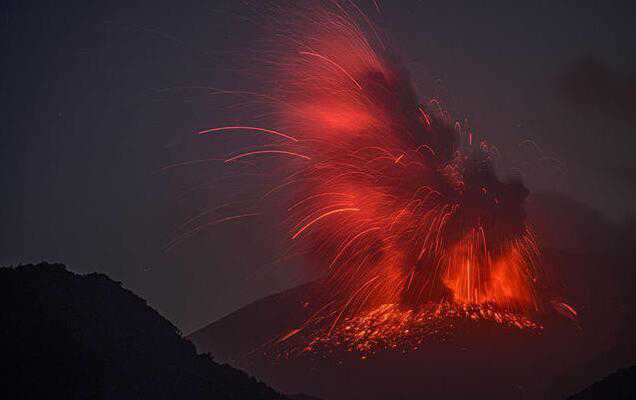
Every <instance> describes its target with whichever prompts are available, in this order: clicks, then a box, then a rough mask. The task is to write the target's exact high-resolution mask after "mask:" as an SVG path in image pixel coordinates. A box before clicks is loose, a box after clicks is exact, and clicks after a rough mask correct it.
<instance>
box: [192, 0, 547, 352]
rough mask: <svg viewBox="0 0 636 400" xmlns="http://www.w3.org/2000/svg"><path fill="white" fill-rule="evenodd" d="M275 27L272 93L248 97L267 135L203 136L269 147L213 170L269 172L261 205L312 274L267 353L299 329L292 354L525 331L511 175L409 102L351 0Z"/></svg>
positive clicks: (257, 131) (412, 98)
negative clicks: (461, 322) (469, 331)
mask: <svg viewBox="0 0 636 400" xmlns="http://www.w3.org/2000/svg"><path fill="white" fill-rule="evenodd" d="M284 21H287V22H280V24H281V25H284V29H283V31H284V33H285V35H283V36H284V37H283V39H281V40H283V41H284V44H282V45H281V44H280V43H279V45H278V46H279V48H281V49H282V50H279V51H276V52H273V53H272V55H271V61H270V63H269V66H270V67H271V68H270V69H271V71H272V75H271V76H270V78H271V80H272V82H275V84H272V85H271V89H270V90H268V92H267V93H265V94H262V93H254V94H253V97H254V99H256V100H257V101H258V102H259V104H260V106H261V107H262V108H263V109H265V110H266V112H264V113H263V114H266V115H274V116H276V118H275V120H274V121H270V122H269V123H270V124H272V125H273V126H272V125H268V126H259V125H256V124H252V123H249V124H245V125H241V126H222V127H216V128H210V129H206V130H205V131H202V132H201V133H204V134H220V133H227V134H230V133H233V134H253V135H263V136H265V137H268V138H270V139H271V141H270V143H269V144H267V145H265V146H260V147H254V148H253V149H249V150H247V151H244V152H241V153H236V154H230V155H228V157H227V158H226V159H225V162H226V163H227V164H229V165H232V166H234V167H236V168H238V169H241V167H245V168H253V167H254V165H257V166H258V165H259V163H263V164H262V165H264V168H267V167H266V166H269V165H270V164H269V163H271V162H272V159H276V160H277V161H279V162H280V165H281V168H280V170H278V174H277V177H276V179H274V180H273V181H272V182H271V186H270V188H269V190H268V191H267V192H266V193H265V195H264V196H261V197H259V199H262V200H263V201H270V202H276V203H277V204H284V206H283V207H282V210H283V212H282V215H281V220H283V221H285V224H286V226H287V231H286V232H285V233H284V234H285V235H287V236H288V238H289V240H290V243H291V248H292V250H294V251H298V252H299V253H302V254H310V257H312V258H314V259H317V260H318V262H319V263H320V265H322V266H323V268H324V275H325V279H324V286H325V290H324V291H323V293H322V294H320V295H318V296H317V297H316V298H315V299H313V301H312V305H313V306H315V311H314V313H313V314H312V315H311V316H310V317H309V318H308V319H307V321H306V322H305V323H304V324H303V325H302V326H300V327H290V330H289V332H285V334H283V335H282V336H281V337H280V338H279V340H278V343H282V342H285V341H287V340H289V339H290V338H292V337H294V336H296V335H298V334H299V333H307V335H308V341H309V343H306V344H307V346H306V347H305V349H306V350H311V349H312V348H313V347H314V345H315V344H316V343H319V342H324V341H328V340H331V339H329V338H334V339H333V340H334V341H337V342H338V343H347V346H352V347H356V346H358V345H360V344H362V343H364V345H363V346H372V345H373V343H376V342H378V341H374V340H369V335H370V334H371V335H373V332H381V334H378V335H377V336H381V337H382V340H381V341H382V342H383V343H384V345H387V344H389V345H390V343H392V342H393V341H394V340H393V339H395V338H397V337H399V336H400V335H403V334H404V332H407V333H408V332H409V328H408V326H411V325H418V326H420V327H421V326H424V327H426V326H435V324H440V321H442V322H443V321H448V320H450V319H452V318H456V317H465V318H472V319H475V318H482V319H488V320H492V321H495V322H496V323H499V324H502V325H510V326H516V327H518V328H538V327H539V325H537V324H536V323H534V322H532V320H531V317H532V315H534V314H535V313H537V312H539V311H540V310H541V308H542V305H543V302H542V300H541V299H540V298H539V296H538V295H537V290H536V288H535V284H536V282H537V281H538V279H539V278H540V274H539V271H538V266H537V260H538V256H539V248H538V246H537V242H536V240H535V237H534V234H533V232H532V230H531V228H530V227H529V226H528V225H527V223H526V221H525V213H524V210H523V204H524V200H525V199H526V197H527V195H528V190H527V189H526V188H525V186H524V185H523V183H522V182H521V180H520V178H518V177H516V176H507V177H503V178H500V177H499V176H497V174H496V173H495V168H494V167H493V162H494V160H495V159H496V157H497V150H496V149H495V148H494V147H492V146H491V145H490V144H488V142H486V141H485V140H483V139H482V138H480V137H478V136H477V135H476V134H475V133H474V132H473V131H472V130H470V129H469V128H468V127H466V126H462V124H460V123H458V122H455V121H454V120H453V119H452V117H451V116H450V115H449V114H448V113H447V112H446V111H445V110H444V109H443V108H442V107H441V105H440V104H439V102H438V101H436V100H434V99H433V100H427V101H419V100H418V97H417V95H416V93H415V90H414V88H413V85H412V83H411V80H410V77H409V75H408V72H407V71H406V70H405V69H404V68H403V66H402V65H401V64H400V62H399V57H398V56H397V55H396V54H395V52H393V51H392V50H391V47H390V46H389V40H388V39H386V38H385V37H384V36H383V34H382V33H381V32H380V30H379V29H378V28H377V27H375V26H374V25H373V24H372V22H371V18H370V17H369V16H368V15H367V14H365V13H364V12H363V11H362V10H361V9H360V8H358V7H357V6H355V5H353V3H346V4H345V2H342V3H341V2H329V3H328V4H327V5H325V6H322V7H312V8H310V9H303V10H301V11H299V12H298V14H297V15H296V14H295V15H293V18H292V16H289V18H287V19H285V20H284ZM235 94H238V95H241V96H244V95H245V94H246V92H236V93H235ZM370 321H372V322H373V325H374V326H376V328H375V329H374V330H369V329H366V328H365V326H368V325H369V324H370V323H371V322H370ZM427 324H428V325H427ZM377 325H379V326H381V328H380V329H378V328H377ZM442 325H443V323H442ZM309 332H311V333H309ZM422 332H423V331H422V330H421V329H420V334H424V333H422ZM372 339H373V338H372Z"/></svg>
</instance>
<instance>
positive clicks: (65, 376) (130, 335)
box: [0, 264, 284, 400]
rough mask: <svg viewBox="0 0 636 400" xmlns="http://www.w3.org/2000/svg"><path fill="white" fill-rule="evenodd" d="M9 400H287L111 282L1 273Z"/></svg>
mask: <svg viewBox="0 0 636 400" xmlns="http://www.w3.org/2000/svg"><path fill="white" fill-rule="evenodd" d="M0 306H1V307H2V311H1V312H0V327H1V329H0V359H1V360H2V363H3V365H4V367H5V368H3V372H2V377H1V378H0V380H1V381H2V382H1V384H0V398H4V399H9V398H25V399H31V398H37V399H45V398H64V399H228V400H229V399H263V400H270V399H272V400H273V399H283V398H284V396H282V395H280V394H279V393H277V392H275V391H274V390H272V389H271V388H269V387H267V386H266V385H265V384H263V383H260V382H258V381H256V380H255V379H254V378H250V377H249V376H248V375H246V374H245V373H243V372H241V371H239V370H236V369H234V368H232V367H230V366H228V365H220V364H218V363H215V362H213V361H212V360H211V359H210V358H209V357H208V356H204V355H197V353H196V351H195V348H194V346H193V345H192V344H191V343H189V342H188V341H186V340H184V339H183V338H182V337H181V335H180V334H179V331H178V330H177V328H176V327H175V326H173V325H172V324H170V323H169V322H168V321H167V320H166V319H164V318H163V317H161V316H160V315H159V314H158V313H157V312H156V311H154V310H153V309H152V308H150V307H149V306H148V305H147V304H146V302H145V301H144V300H142V299H141V298H139V297H137V296H136V295H134V294H133V293H132V292H130V291H128V290H126V289H123V288H122V287H121V285H120V284H119V283H116V282H113V281H112V280H110V279H109V278H108V277H106V276H105V275H102V274H89V275H76V274H74V273H71V272H69V271H67V270H66V269H65V268H64V266H62V265H48V264H40V265H28V266H22V267H18V268H2V269H0Z"/></svg>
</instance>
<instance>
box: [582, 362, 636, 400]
mask: <svg viewBox="0 0 636 400" xmlns="http://www.w3.org/2000/svg"><path fill="white" fill-rule="evenodd" d="M633 398H636V365H634V366H631V367H629V368H623V369H620V370H618V371H616V372H614V373H613V374H611V375H609V376H607V377H606V378H604V379H603V380H601V381H599V382H596V383H594V384H593V385H592V386H590V387H588V388H587V389H585V390H583V391H581V392H580V393H577V394H576V395H574V396H572V397H570V398H569V400H605V399H621V400H622V399H625V400H627V399H633Z"/></svg>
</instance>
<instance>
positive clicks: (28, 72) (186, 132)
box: [0, 0, 636, 333]
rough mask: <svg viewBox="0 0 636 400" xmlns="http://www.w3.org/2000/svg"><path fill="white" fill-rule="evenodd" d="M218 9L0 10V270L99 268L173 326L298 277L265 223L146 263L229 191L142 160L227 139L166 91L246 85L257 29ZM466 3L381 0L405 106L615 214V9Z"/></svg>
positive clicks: (627, 90) (164, 158) (626, 210)
mask: <svg viewBox="0 0 636 400" xmlns="http://www.w3.org/2000/svg"><path fill="white" fill-rule="evenodd" d="M62 3H63V4H64V5H62ZM224 3H225V2H214V1H190V2H176V1H172V2H167V1H153V2H149V1H148V2H144V1H125V2H123V1H111V2H101V3H97V2H90V1H65V2H53V1H13V0H10V1H5V2H3V3H2V6H0V7H1V8H0V12H1V15H0V18H1V24H2V28H1V31H0V35H1V37H2V38H1V39H0V40H1V42H0V45H1V46H2V61H1V63H2V78H1V81H0V85H1V90H0V96H2V119H3V129H2V136H1V142H0V154H1V158H0V160H1V164H0V187H1V188H2V208H0V264H1V265H11V264H14V265H15V264H20V263H28V262H38V261H42V260H46V261H50V262H54V261H55V262H63V263H66V264H67V265H68V266H69V267H70V268H71V269H72V270H74V271H78V272H95V271H97V272H104V273H107V274H108V275H109V276H111V277H112V278H113V279H115V280H120V281H122V282H123V283H124V285H125V286H126V287H127V288H129V289H131V290H133V291H134V292H135V293H137V294H139V295H140V296H142V297H144V298H145V299H147V300H148V302H149V303H150V305H151V306H153V307H155V308H156V309H158V310H159V311H160V312H161V313H162V314H163V315H165V316H166V317H167V318H168V319H170V320H171V321H173V322H174V323H175V324H176V325H177V326H179V327H180V328H181V329H182V330H183V331H184V332H186V333H188V332H190V331H192V330H194V329H196V328H198V327H200V326H202V325H204V324H206V323H209V322H211V321H213V320H215V319H217V318H219V317H221V316H223V315H225V314H227V313H229V312H232V311H233V310H235V309H237V308H238V307H240V306H242V305H245V304H247V303H249V302H251V301H253V300H256V299H258V298H260V297H262V296H264V295H266V294H268V293H271V292H274V291H278V290H281V289H284V288H286V287H289V286H291V285H294V284H297V283H299V282H301V281H303V280H305V279H307V278H308V276H309V275H308V274H307V273H306V272H305V270H304V268H303V267H302V265H300V262H299V261H295V262H294V263H293V264H287V265H285V264H284V263H280V262H279V263H272V260H274V259H275V258H276V257H277V256H278V255H279V254H278V252H277V251H276V249H275V247H276V246H275V241H274V240H273V239H272V238H270V237H268V235H267V233H268V230H269V227H268V225H267V224H260V225H257V226H254V225H251V226H250V225H245V224H229V225H227V226H223V227H222V229H214V230H210V231H206V232H204V233H202V234H200V235H196V236H194V237H193V238H191V239H190V240H188V241H187V242H186V243H184V244H182V245H181V246H178V247H177V248H175V249H174V250H172V251H170V252H167V253H166V252H164V251H163V248H164V247H165V245H166V244H167V243H168V242H169V241H170V239H172V238H173V237H174V229H175V227H176V226H178V225H179V224H180V223H181V222H183V221H184V220H185V219H187V218H188V217H189V216H191V215H192V214H193V213H195V212H196V211H197V210H198V207H200V206H201V203H202V202H203V203H205V202H206V201H208V202H209V203H213V202H214V201H215V196H216V194H218V193H219V192H224V191H227V190H229V189H230V188H229V187H228V186H227V185H225V184H220V185H217V186H215V187H213V188H212V189H211V190H207V191H206V192H205V193H203V194H201V193H199V194H197V195H196V196H195V197H196V199H195V200H192V199H191V198H189V197H192V196H191V195H189V194H188V193H189V192H188V189H191V188H192V187H194V186H196V185H200V184H202V183H205V182H206V179H209V178H211V177H212V176H214V175H215V174H217V173H219V171H221V169H220V167H218V166H214V165H204V166H201V165H200V166H198V167H196V168H186V169H179V170H178V171H176V172H170V173H161V172H160V168H161V167H162V166H165V165H168V164H170V163H173V162H179V161H187V160H191V159H196V158H200V157H209V156H211V155H215V154H216V155H218V154H225V153H227V151H230V150H231V149H232V148H235V146H240V145H242V144H244V143H245V142H241V141H240V139H238V140H237V139H232V140H229V141H224V140H223V141H222V140H219V139H218V138H215V139H210V138H208V137H202V136H196V135H194V132H196V131H197V130H198V129H202V128H206V127H210V126H215V125H216V126H218V125H221V124H223V123H226V122H228V121H233V120H232V118H235V117H236V114H237V113H238V114H239V115H240V111H235V110H234V111H229V110H228V108H226V107H222V106H220V105H219V103H220V101H219V100H218V99H212V98H211V96H209V95H208V94H206V92H205V91H202V90H195V89H183V88H185V87H195V86H196V87H199V86H213V87H217V88H224V89H250V88H251V86H252V85H254V83H253V80H254V71H250V66H251V64H252V62H251V60H250V55H251V54H252V53H253V51H255V50H256V49H255V46H258V44H259V43H260V41H259V40H258V39H259V38H262V37H263V35H266V34H267V32H268V29H265V28H266V27H263V26H262V25H258V24H255V23H253V21H254V19H250V18H248V16H252V15H253V14H254V12H255V7H252V6H250V4H249V3H246V4H234V3H235V2H229V1H228V2H227V4H224ZM236 3H239V2H236ZM255 3H258V2H255ZM359 3H360V4H361V5H363V6H364V7H365V8H366V9H369V10H372V8H371V7H370V3H371V2H364V1H359ZM476 3H477V2H474V1H465V2H459V1H436V2H429V1H399V2H398V1H383V2H382V8H383V13H382V16H381V17H379V20H380V24H381V25H382V26H384V28H385V29H386V31H387V33H388V34H389V35H390V36H391V37H392V39H393V41H394V43H396V45H397V51H398V53H399V54H400V56H401V57H402V59H403V61H404V63H405V64H406V65H407V67H408V68H409V70H410V71H411V73H412V76H413V79H414V81H415V83H416V87H417V89H418V91H419V93H420V95H421V96H423V97H430V96H437V97H439V98H440V99H441V100H442V101H443V103H444V104H446V106H447V107H448V108H449V109H450V111H451V112H452V113H453V114H454V115H455V116H456V117H457V118H460V119H463V118H468V120H469V121H470V123H471V126H473V127H474V128H475V130H476V131H478V132H480V133H481V134H482V135H484V136H485V137H487V138H488V139H489V141H491V142H492V143H493V144H495V145H497V146H498V147H499V148H500V150H501V151H502V152H503V153H509V154H510V153H512V154H514V153H515V151H517V150H518V144H519V143H520V142H521V141H522V140H524V139H532V140H534V141H535V142H536V143H537V144H538V145H539V146H540V147H541V148H542V149H543V152H544V153H545V155H546V156H548V157H555V158H557V159H558V160H560V161H561V162H563V163H564V164H565V165H566V168H565V173H564V174H561V173H559V171H557V169H555V168H554V167H553V166H550V165H547V164H545V163H544V164H542V165H541V166H540V167H535V168H533V169H532V173H529V176H528V181H527V184H528V185H529V187H530V188H531V190H533V191H555V190H556V191H558V192H560V193H562V194H565V195H567V196H570V197H572V198H575V199H577V200H579V201H581V202H584V203H586V204H588V205H590V206H592V207H594V208H597V209H599V210H600V211H602V212H603V213H604V214H606V215H607V216H608V217H609V218H612V219H613V220H615V221H616V222H619V223H620V222H621V221H624V220H625V219H626V218H631V217H632V216H633V215H635V214H636V203H635V202H634V201H635V200H636V159H635V158H634V157H633V155H632V154H633V151H634V149H635V148H636V135H634V130H633V126H634V124H635V123H636V112H635V110H636V51H635V50H636V44H635V42H634V38H635V37H636V35H635V33H636V32H635V28H634V16H635V15H636V14H635V13H634V10H633V9H632V8H633V6H631V8H630V5H629V2H624V3H619V2H598V3H596V2H595V3H592V2H582V1H579V2H553V1H545V2H540V1H532V2H527V3H528V4H525V5H521V4H522V3H521V2H508V1H506V2H488V3H487V4H488V6H485V5H477V4H476ZM496 3H500V4H496ZM557 3H558V4H557ZM483 4H486V3H483ZM245 71H248V72H250V74H248V75H249V77H245ZM230 113H234V114H230Z"/></svg>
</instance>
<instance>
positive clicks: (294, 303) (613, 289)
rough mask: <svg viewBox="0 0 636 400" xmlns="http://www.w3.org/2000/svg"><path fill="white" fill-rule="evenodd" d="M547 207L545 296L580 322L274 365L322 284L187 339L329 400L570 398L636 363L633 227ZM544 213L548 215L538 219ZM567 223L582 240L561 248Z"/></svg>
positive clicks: (547, 199) (274, 381) (486, 328)
mask: <svg viewBox="0 0 636 400" xmlns="http://www.w3.org/2000/svg"><path fill="white" fill-rule="evenodd" d="M539 201H540V202H541V204H542V206H540V207H539V206H537V207H536V208H535V209H533V210H531V213H532V215H533V216H534V217H535V218H538V217H542V218H543V221H546V224H545V225H543V226H542V227H541V228H542V229H549V228H550V220H552V224H555V223H557V220H555V219H556V218H560V219H559V220H558V224H559V229H561V232H562V233H555V234H554V235H552V236H550V237H549V239H550V240H549V243H548V244H549V246H547V247H545V248H544V250H543V254H542V267H543V270H544V273H545V275H546V277H547V279H548V280H549V281H550V282H551V285H550V287H546V288H543V289H542V290H544V292H545V293H544V297H545V298H546V299H555V301H556V300H559V299H562V300H567V301H568V303H569V304H572V305H573V306H574V307H575V308H576V310H577V313H578V318H577V320H576V321H572V320H570V319H568V318H566V317H565V316H563V315H561V314H560V313H559V312H558V310H557V308H556V307H555V308H554V309H551V308H550V307H549V306H547V308H546V309H545V313H544V315H543V316H542V317H541V318H542V320H541V321H540V322H541V324H542V325H543V326H544V329H543V330H542V331H540V332H529V331H526V330H519V329H513V328H502V327H501V326H497V325H496V324H494V323H493V322H488V321H483V320H477V321H469V320H467V321H464V322H462V323H458V324H457V326H456V327H455V329H454V332H453V334H452V336H451V337H447V338H444V339H443V340H436V339H435V338H431V339H430V340H429V339H427V340H426V341H425V342H424V344H423V345H422V346H420V348H418V349H415V350H412V351H408V352H399V351H381V352H378V353H377V354H375V355H373V356H372V357H368V358H362V357H360V355H356V354H355V352H349V351H347V350H346V349H342V352H341V353H340V354H337V353H336V354H331V355H330V356H329V357H320V356H318V357H316V356H312V355H311V354H307V355H304V354H303V355H300V356H297V357H294V358H292V359H276V358H274V359H272V357H271V354H270V351H269V349H268V346H269V344H271V343H273V342H275V340H276V339H279V338H281V337H282V336H284V335H285V333H286V332H289V331H290V330H291V329H293V328H295V327H298V326H300V325H302V322H303V321H305V320H306V319H307V318H308V317H309V316H310V315H311V314H312V312H313V311H314V309H313V308H312V304H311V303H312V300H313V299H315V298H317V297H319V294H320V292H321V290H328V288H323V286H322V283H321V282H320V281H317V282H313V283H309V284H306V285H303V286H299V287H296V288H292V289H289V290H287V291H284V292H281V293H278V294H275V295H272V296H268V297H266V298H264V299H261V300H258V301H256V302H254V303H252V304H250V305H247V306H246V307H244V308H242V309H240V310H238V311H236V312H234V313H231V314H230V315H228V316H226V317H224V318H222V319H220V320H218V321H215V322H213V323H211V324H209V325H208V326H206V327H204V328H202V329H200V330H198V331H196V332H194V333H192V334H191V335H190V336H189V339H190V340H191V341H192V342H193V343H194V344H195V345H196V346H197V349H198V350H199V351H201V352H209V353H210V354H212V355H213V356H214V357H215V358H217V359H219V360H223V361H225V362H229V363H230V364H232V365H234V366H237V367H239V368H241V369H244V370H246V371H248V372H249V373H251V374H253V375H254V376H257V377H259V378H260V379H263V380H264V381H266V382H268V383H269V384H270V385H272V387H274V388H276V389H278V390H281V391H283V392H298V391H302V392H303V393H308V394H311V395H315V396H318V397H321V398H325V399H330V400H338V399H343V400H344V399H348V400H349V399H397V398H399V399H419V398H425V397H426V398H439V399H462V398H467V397H473V398H475V397H476V398H489V399H509V398H544V399H545V398H548V399H564V398H567V397H568V396H571V395H572V394H574V393H578V392H580V391H581V390H583V389H584V388H585V387H586V386H588V385H590V384H591V383H593V382H595V381H597V380H599V379H601V378H602V377H603V376H606V375H607V374H609V373H610V372H611V371H616V370H617V369H618V368H621V367H623V366H625V365H631V364H633V363H634V361H635V360H636V348H635V346H634V345H633V344H632V342H633V337H634V334H636V329H635V326H636V322H635V321H636V319H635V318H634V310H635V309H636V308H635V306H636V301H635V299H636V296H635V295H634V294H635V293H636V290H635V289H636V280H635V277H634V274H633V273H632V270H633V267H632V266H633V260H634V248H636V247H635V246H634V245H635V244H636V240H635V238H636V235H635V234H634V233H635V232H636V229H634V226H615V225H613V224H612V223H611V222H609V221H607V220H606V219H605V218H603V217H602V216H601V215H599V214H598V213H596V212H594V211H593V210H591V209H589V208H587V207H586V206H584V205H582V204H579V203H576V202H572V201H569V200H568V199H567V198H563V197H553V196H542V197H541V198H540V199H539ZM535 204H536V203H535ZM544 207H545V208H547V209H549V213H548V214H541V208H544ZM558 210H566V211H567V213H563V214H559V213H558ZM568 224H574V225H570V228H572V227H579V228H583V227H584V229H585V230H586V231H585V232H579V231H577V232H576V233H573V234H572V235H571V236H570V237H568V238H567V239H568V240H564V241H560V240H559V238H560V237H563V235H564V234H565V232H567V231H568V228H567V225H568ZM563 225H566V226H563ZM587 230H589V231H587ZM574 236H577V237H574ZM601 239H602V240H601ZM560 244H563V246H561V247H559V245H560ZM239 331H240V332H246V333H245V334H241V335H237V334H236V332H239ZM343 388H344V390H343Z"/></svg>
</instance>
